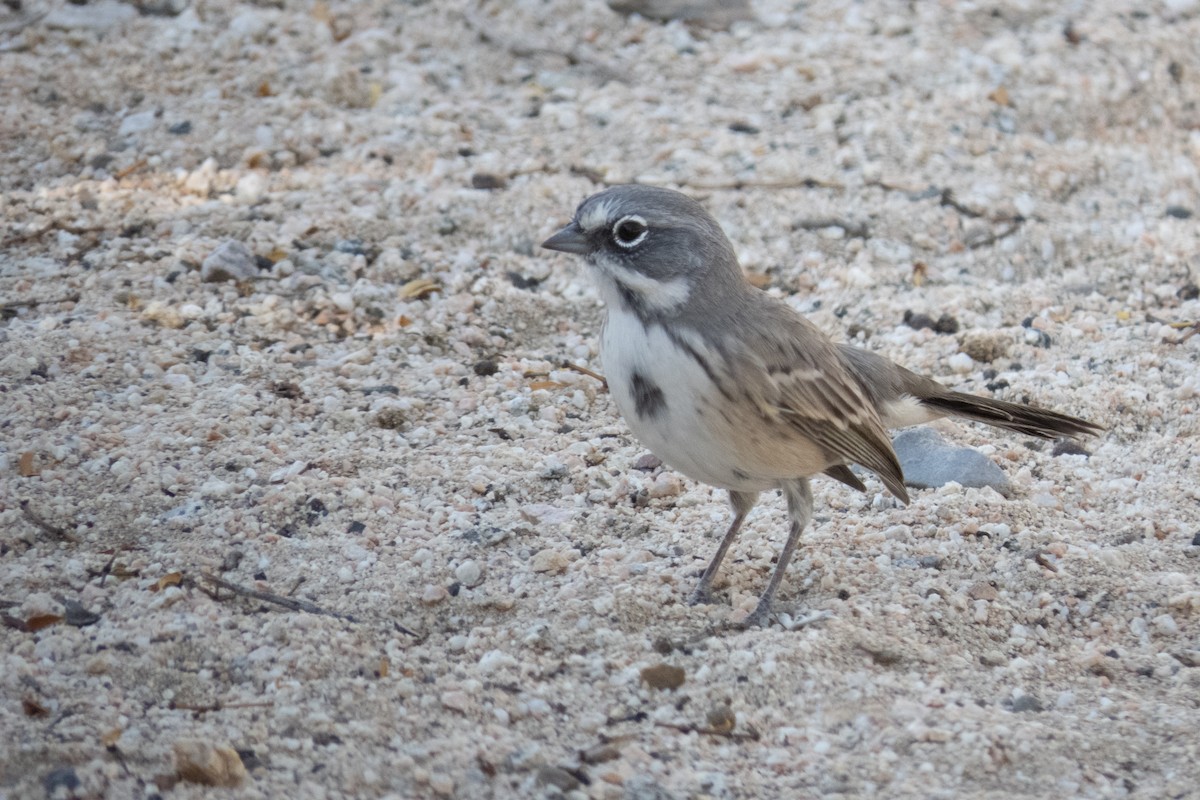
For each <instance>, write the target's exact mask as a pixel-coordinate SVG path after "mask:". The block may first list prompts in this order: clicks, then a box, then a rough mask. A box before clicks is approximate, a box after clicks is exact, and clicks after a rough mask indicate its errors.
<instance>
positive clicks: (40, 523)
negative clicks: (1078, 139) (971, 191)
mask: <svg viewBox="0 0 1200 800" xmlns="http://www.w3.org/2000/svg"><path fill="white" fill-rule="evenodd" d="M20 506H21V513H23V514H24V515H25V519H27V520H29V521H30V522H32V523H33V524H34V525H36V526H37V527H38V528H40V529H41V530H42V531H44V532H46V533H49V534H51V535H53V536H57V537H58V538H60V539H65V540H67V541H68V542H74V541H78V540H77V539H76V538H75V537H74V536H72V535H71V534H70V532H69V531H67V529H66V528H60V527H58V526H57V525H52V524H51V523H49V522H47V521H46V520H44V519H42V518H41V517H40V516H39V515H38V513H37V512H36V511H34V510H33V509H32V508H30V507H29V501H28V500H22V501H21V502H20Z"/></svg>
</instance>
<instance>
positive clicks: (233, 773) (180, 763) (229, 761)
mask: <svg viewBox="0 0 1200 800" xmlns="http://www.w3.org/2000/svg"><path fill="white" fill-rule="evenodd" d="M172 750H173V752H174V754H175V771H176V772H177V773H178V774H179V777H180V779H181V780H185V781H190V782H191V783H200V784H203V785H205V786H222V787H227V788H231V787H234V786H238V785H240V784H241V783H242V781H244V780H245V779H246V774H247V773H246V766H245V765H244V764H243V763H242V759H241V757H240V756H238V754H237V751H236V750H234V749H233V748H232V747H230V746H229V745H227V744H215V743H213V742H210V741H205V740H202V739H181V740H179V741H177V742H175V745H174V747H173V748H172Z"/></svg>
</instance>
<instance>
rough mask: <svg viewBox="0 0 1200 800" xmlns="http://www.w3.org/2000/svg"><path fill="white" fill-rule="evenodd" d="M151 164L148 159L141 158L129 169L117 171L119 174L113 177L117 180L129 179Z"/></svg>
mask: <svg viewBox="0 0 1200 800" xmlns="http://www.w3.org/2000/svg"><path fill="white" fill-rule="evenodd" d="M149 163H150V162H149V161H147V160H146V159H144V158H139V159H138V160H137V161H135V162H133V163H132V164H130V165H129V166H128V167H125V168H124V169H119V170H117V172H116V173H115V174H114V175H113V177H114V178H116V179H117V180H121V179H122V178H128V177H129V176H130V175H132V174H133V173H135V172H137V171H138V170H140V169H141V168H142V167H144V166H146V165H147V164H149Z"/></svg>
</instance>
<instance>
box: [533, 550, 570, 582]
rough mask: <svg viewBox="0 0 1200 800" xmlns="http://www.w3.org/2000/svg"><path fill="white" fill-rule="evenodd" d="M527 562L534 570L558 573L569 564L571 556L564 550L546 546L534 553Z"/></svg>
mask: <svg viewBox="0 0 1200 800" xmlns="http://www.w3.org/2000/svg"><path fill="white" fill-rule="evenodd" d="M529 563H530V566H531V567H533V571H534V572H547V573H550V574H551V575H558V574H560V573H562V572H564V571H566V569H567V567H568V566H570V564H571V557H570V556H569V555H568V554H567V552H566V551H563V550H556V549H554V548H552V547H547V548H546V549H544V550H539V551H538V552H537V553H535V554H534V556H533V558H532V559H530V562H529Z"/></svg>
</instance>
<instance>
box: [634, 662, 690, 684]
mask: <svg viewBox="0 0 1200 800" xmlns="http://www.w3.org/2000/svg"><path fill="white" fill-rule="evenodd" d="M641 676H642V681H644V682H645V684H646V685H647V686H649V687H650V688H651V689H678V688H679V687H680V686H683V684H684V681H686V680H687V673H686V672H684V671H683V669H682V668H680V667H675V666H671V665H670V664H655V665H654V666H651V667H646V668H644V669H643V670H642V672H641Z"/></svg>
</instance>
